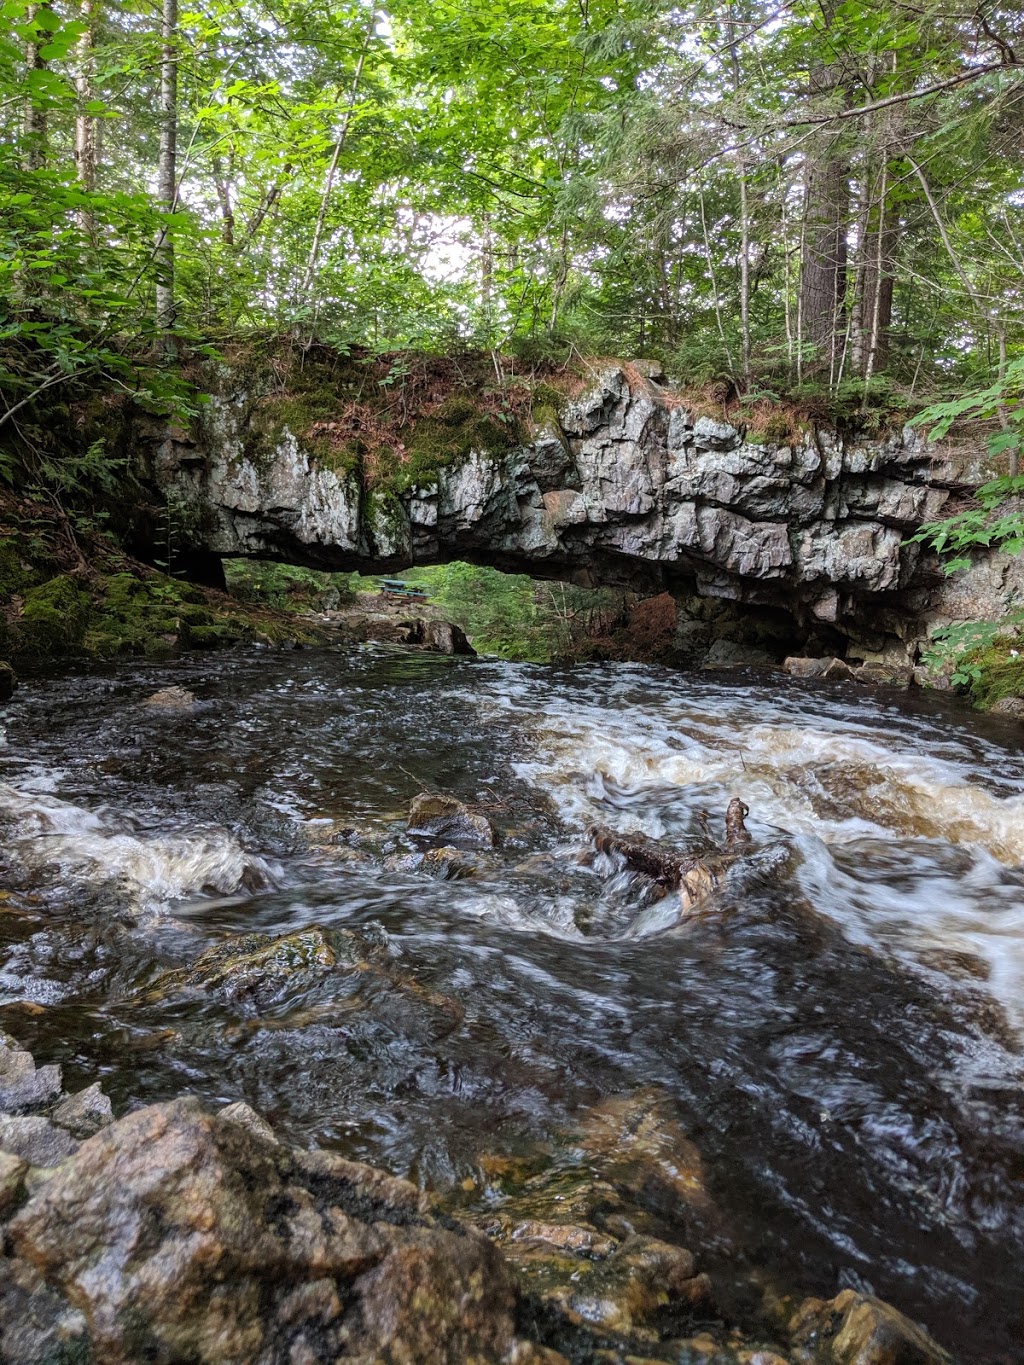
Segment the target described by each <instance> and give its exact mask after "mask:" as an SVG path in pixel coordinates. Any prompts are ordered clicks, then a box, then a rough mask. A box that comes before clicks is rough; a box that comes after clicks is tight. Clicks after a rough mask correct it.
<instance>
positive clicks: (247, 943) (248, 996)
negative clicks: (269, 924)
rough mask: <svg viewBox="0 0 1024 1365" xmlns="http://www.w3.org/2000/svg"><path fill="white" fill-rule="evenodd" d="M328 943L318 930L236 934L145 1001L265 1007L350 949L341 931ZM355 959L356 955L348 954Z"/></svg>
mask: <svg viewBox="0 0 1024 1365" xmlns="http://www.w3.org/2000/svg"><path fill="white" fill-rule="evenodd" d="M331 938H332V941H328V938H327V935H326V934H325V932H324V931H323V930H322V929H320V928H319V927H318V926H317V925H311V926H310V927H309V928H307V929H299V930H296V932H295V933H293V934H281V935H279V936H278V937H276V938H274V937H272V936H271V935H269V934H239V935H235V936H232V937H230V938H226V939H224V940H222V941H221V942H220V943H215V944H214V945H213V947H212V948H208V949H207V950H206V952H205V953H203V954H201V956H200V957H198V958H197V959H196V961H195V962H194V963H193V964H192V966H191V967H186V968H183V969H179V970H177V971H172V972H165V973H164V975H163V976H161V977H159V978H158V979H157V980H156V981H155V982H154V983H153V985H152V987H151V989H150V991H149V992H147V998H149V999H154V998H155V999H159V998H160V997H161V996H163V995H164V994H166V993H168V992H171V991H177V990H181V989H186V990H201V991H208V992H210V993H212V994H217V995H221V996H223V997H224V998H226V999H228V1000H231V1001H234V1002H236V1003H240V1004H251V1005H253V1006H255V1007H257V1008H265V1007H267V1006H268V1005H270V1004H272V1003H274V1002H276V1001H277V1000H278V999H280V998H282V997H283V996H285V995H287V994H290V993H293V992H295V991H298V990H302V989H304V988H306V987H308V986H311V985H314V984H315V983H316V982H317V981H318V980H320V979H321V978H322V977H323V976H324V975H325V974H326V973H328V972H329V971H331V970H332V969H333V968H334V967H335V966H337V964H338V945H339V944H344V946H345V947H349V946H350V938H349V937H347V936H345V934H344V931H335V932H334V933H332V936H331ZM351 955H352V958H353V960H354V959H355V953H354V951H353V952H352V954H351Z"/></svg>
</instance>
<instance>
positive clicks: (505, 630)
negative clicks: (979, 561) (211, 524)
mask: <svg viewBox="0 0 1024 1365" xmlns="http://www.w3.org/2000/svg"><path fill="white" fill-rule="evenodd" d="M176 567H177V571H178V573H179V574H180V575H181V576H183V577H188V578H190V579H191V580H192V581H196V582H200V583H203V584H205V585H206V586H215V587H222V588H223V589H224V590H225V591H227V592H228V593H230V594H231V595H232V596H234V597H236V598H239V599H240V600H244V601H250V602H257V603H260V604H263V605H266V606H270V607H274V608H277V609H281V610H285V611H294V612H295V613H296V614H298V615H303V614H310V615H314V616H319V617H323V618H324V619H325V620H327V621H334V622H337V623H338V624H344V625H346V626H350V627H353V628H355V633H356V635H357V638H358V637H359V635H360V632H362V633H363V634H364V635H365V638H375V636H374V630H375V627H377V628H379V629H378V634H379V633H380V630H383V629H384V627H385V626H386V625H387V623H388V622H389V621H398V620H400V619H402V618H410V619H412V618H416V617H420V616H426V617H427V618H428V619H429V618H431V617H435V618H436V617H442V618H444V619H446V620H449V621H451V622H453V623H454V624H456V625H458V626H459V627H460V628H461V629H462V630H463V631H464V632H465V633H466V635H467V637H468V638H469V640H470V643H471V644H472V645H473V647H474V648H475V649H476V651H477V652H478V653H480V654H487V655H496V656H498V657H500V658H505V659H510V660H520V661H529V662H537V663H547V662H556V661H557V662H573V661H587V660H604V659H607V660H620V661H639V662H656V663H664V664H667V665H670V666H675V667H681V668H687V667H723V668H728V667H743V666H746V667H768V666H772V665H777V664H779V663H781V662H782V660H783V659H785V658H786V657H787V656H789V655H792V654H802V653H810V654H830V655H832V654H835V655H842V654H844V653H845V652H846V647H847V643H848V642H847V641H846V640H845V639H844V637H843V636H842V635H841V634H840V633H839V632H838V631H836V630H833V629H831V628H830V627H828V626H827V625H822V624H821V623H813V624H808V623H806V622H801V621H800V620H798V619H797V617H796V616H795V615H794V614H793V613H791V612H789V611H786V610H784V609H782V608H780V607H776V606H771V605H751V604H748V603H741V602H735V601H731V600H729V599H726V598H720V597H712V596H707V595H701V594H700V593H699V592H698V591H697V589H696V585H695V583H694V582H693V581H692V580H689V581H688V580H685V579H680V580H678V581H677V582H674V583H672V584H671V586H669V587H666V588H664V589H662V590H661V591H657V590H648V591H639V590H637V589H634V588H629V587H624V586H621V585H609V584H596V585H595V584H593V583H591V582H588V581H586V578H585V576H584V575H579V574H577V575H576V576H575V578H576V581H573V580H572V579H570V578H568V577H566V578H551V579H548V578H535V577H532V576H529V575H526V574H521V573H514V572H507V571H505V570H503V569H499V568H496V567H495V566H494V565H493V564H487V563H484V564H480V563H469V562H467V561H465V560H454V561H449V562H447V563H438V564H427V565H412V566H409V567H407V568H401V569H397V570H395V571H393V572H392V573H391V574H389V575H382V574H376V573H375V574H362V573H360V572H359V571H358V570H353V571H333V570H330V569H320V568H310V567H307V566H305V565H297V564H294V563H286V562H281V561H275V560H260V559H243V558H233V559H224V560H221V559H220V558H218V557H217V556H215V555H208V554H194V555H191V556H189V557H187V558H186V557H185V556H182V558H181V559H180V560H179V562H178V564H177V566H176ZM580 578H583V580H584V581H582V582H581V581H579V579H580ZM388 580H391V581H394V580H397V581H399V582H402V583H404V584H406V585H407V587H408V590H409V594H408V596H406V595H405V594H403V593H402V592H400V591H399V592H388V591H387V590H386V589H385V587H384V585H385V582H386V581H388ZM383 638H390V636H389V635H388V632H387V631H386V630H384V634H383Z"/></svg>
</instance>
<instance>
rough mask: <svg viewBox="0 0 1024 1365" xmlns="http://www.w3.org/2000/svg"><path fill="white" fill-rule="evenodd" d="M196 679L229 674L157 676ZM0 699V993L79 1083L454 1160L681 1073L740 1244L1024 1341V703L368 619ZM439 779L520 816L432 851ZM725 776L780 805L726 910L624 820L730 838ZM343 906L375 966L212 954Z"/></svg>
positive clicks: (803, 1285) (982, 1337) (659, 830)
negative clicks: (454, 873)
mask: <svg viewBox="0 0 1024 1365" xmlns="http://www.w3.org/2000/svg"><path fill="white" fill-rule="evenodd" d="M169 684H179V685H182V686H185V687H188V688H190V689H192V691H193V692H194V693H195V694H196V697H197V698H198V702H197V704H196V706H195V707H194V708H191V709H183V710H174V709H168V708H159V707H152V706H146V705H144V704H143V702H144V700H145V698H146V697H147V696H148V695H149V694H150V693H152V692H153V691H154V690H155V689H157V688H161V687H166V686H168V685H169ZM6 728H7V733H6V741H5V743H4V745H3V746H2V747H0V783H2V784H3V785H2V786H0V835H2V842H0V887H2V888H4V889H3V890H0V1026H2V1027H4V1028H6V1029H7V1030H8V1031H9V1032H12V1033H14V1034H15V1035H16V1036H17V1037H18V1038H19V1040H21V1041H23V1042H24V1043H25V1044H26V1045H27V1046H30V1047H32V1048H33V1050H34V1051H35V1052H36V1054H37V1057H38V1059H39V1060H40V1061H41V1062H43V1061H45V1062H49V1061H61V1062H62V1063H63V1064H64V1067H65V1074H66V1076H67V1078H68V1081H69V1082H70V1083H72V1084H74V1083H78V1084H87V1083H89V1082H91V1081H92V1080H94V1079H96V1078H99V1079H101V1080H102V1081H103V1084H104V1087H105V1088H106V1089H107V1091H108V1093H110V1094H111V1095H112V1097H113V1098H114V1101H115V1108H116V1107H118V1106H121V1107H124V1106H127V1105H132V1104H139V1103H144V1102H150V1101H153V1100H157V1099H162V1098H167V1097H170V1096H172V1095H176V1094H179V1093H181V1092H182V1091H190V1092H193V1093H196V1094H198V1095H200V1096H202V1097H203V1098H204V1099H207V1100H209V1101H211V1102H218V1103H221V1102H226V1101H230V1100H235V1099H245V1100H247V1101H248V1102H249V1103H251V1104H252V1105H253V1106H254V1107H256V1108H257V1109H259V1110H260V1111H261V1112H263V1113H264V1114H266V1116H267V1117H268V1118H269V1119H270V1120H271V1121H272V1122H273V1123H274V1124H275V1125H276V1126H277V1127H278V1128H279V1130H280V1131H281V1132H282V1134H283V1135H285V1136H287V1137H289V1138H290V1139H291V1140H294V1141H299V1142H301V1143H311V1142H318V1143H321V1144H324V1145H330V1146H334V1147H337V1148H340V1149H341V1150H343V1151H344V1152H346V1153H347V1154H349V1155H352V1156H355V1157H357V1158H360V1159H364V1160H369V1161H372V1162H374V1163H377V1164H381V1165H385V1166H387V1167H389V1168H390V1169H392V1170H394V1171H397V1172H399V1173H402V1174H408V1175H411V1176H412V1178H414V1179H418V1180H420V1181H421V1182H423V1183H425V1184H428V1185H430V1186H432V1187H434V1188H438V1189H453V1188H456V1187H458V1185H459V1184H460V1182H462V1181H464V1180H465V1179H466V1178H467V1177H468V1176H471V1175H472V1173H473V1172H474V1171H475V1170H476V1169H477V1160H478V1157H479V1156H480V1154H481V1153H484V1152H490V1153H494V1152H503V1151H504V1152H507V1153H515V1152H522V1151H528V1150H530V1149H531V1144H533V1145H534V1146H535V1145H536V1144H537V1143H544V1142H554V1143H557V1141H558V1135H559V1134H560V1133H564V1132H565V1131H567V1129H570V1128H571V1126H572V1124H573V1122H574V1121H576V1120H577V1118H578V1116H579V1115H580V1114H583V1113H585V1112H586V1111H587V1107H588V1106H592V1105H595V1104H597V1103H599V1102H600V1101H601V1100H602V1099H603V1097H607V1096H615V1095H624V1094H629V1093H631V1092H634V1091H636V1090H638V1089H640V1088H645V1087H646V1088H653V1090H654V1091H655V1092H656V1093H657V1094H658V1095H659V1096H661V1097H662V1102H663V1104H664V1105H666V1106H668V1109H669V1111H670V1112H671V1113H672V1115H673V1116H674V1121H675V1122H678V1123H680V1124H682V1125H683V1127H684V1128H685V1129H686V1130H687V1131H688V1132H689V1133H690V1134H691V1136H692V1137H693V1139H694V1140H695V1141H696V1143H697V1144H698V1146H699V1147H700V1149H701V1151H702V1152H703V1154H704V1158H705V1161H706V1164H707V1168H708V1172H709V1178H710V1182H711V1185H712V1188H713V1193H714V1196H715V1198H716V1201H717V1202H718V1204H719V1205H720V1206H721V1207H722V1209H723V1210H724V1211H725V1214H726V1216H727V1217H728V1220H729V1227H730V1234H729V1239H730V1247H731V1255H732V1257H733V1259H734V1260H736V1259H737V1258H739V1259H740V1260H742V1262H743V1264H744V1265H745V1266H746V1267H747V1268H748V1269H753V1270H756V1271H760V1272H761V1273H763V1274H764V1275H767V1276H769V1277H770V1278H771V1279H772V1280H773V1282H774V1283H776V1284H777V1285H778V1286H780V1287H782V1288H784V1289H786V1288H789V1287H797V1288H799V1289H800V1290H802V1291H803V1292H816V1293H821V1294H824V1295H831V1294H833V1293H835V1292H836V1291H837V1289H839V1288H841V1287H844V1286H852V1287H855V1288H866V1289H870V1290H871V1291H873V1292H876V1293H878V1294H880V1295H882V1296H883V1297H886V1298H889V1299H890V1300H892V1301H893V1302H894V1303H895V1304H896V1305H897V1306H898V1307H900V1308H902V1309H903V1310H904V1311H906V1312H909V1313H910V1314H911V1315H912V1316H914V1317H916V1318H917V1319H918V1320H920V1321H923V1322H925V1323H926V1324H927V1325H928V1326H929V1327H930V1329H931V1330H932V1331H933V1332H934V1333H935V1334H936V1336H937V1337H938V1338H939V1340H940V1341H942V1342H943V1343H944V1344H945V1345H947V1346H948V1347H950V1348H951V1349H953V1350H954V1351H956V1352H957V1354H958V1356H959V1357H960V1358H962V1359H965V1360H977V1361H996V1360H1000V1361H1009V1360H1022V1359H1024V1200H1022V1198H1021V1195H1022V1181H1024V1087H1022V1079H1024V1062H1022V1056H1021V1038H1022V1029H1024V756H1022V755H1021V752H1020V745H1019V730H1018V729H1017V728H1016V727H1011V726H1008V725H1003V724H1001V723H999V722H996V721H994V720H989V721H982V720H980V719H979V718H977V717H975V716H972V715H970V714H967V713H965V712H964V711H963V710H962V709H957V708H956V707H955V706H954V704H953V703H950V702H946V701H944V700H943V699H941V698H937V697H932V698H929V697H927V696H912V697H909V698H907V697H904V696H895V695H893V694H886V693H869V692H864V691H860V690H857V689H856V688H854V687H853V686H850V687H848V688H845V687H840V688H833V689H826V688H818V689H815V688H813V687H812V686H810V685H801V684H797V683H791V682H789V681H788V680H779V679H777V678H774V677H772V678H768V679H752V678H751V677H746V676H743V677H740V676H722V675H718V676H716V675H708V674H703V675H698V676H689V675H685V674H679V673H672V672H669V671H667V670H660V669H654V668H646V667H631V666H623V665H600V666H594V667H587V668H582V669H576V670H573V671H559V670H555V669H551V668H541V667H535V666H530V665H507V664H495V663H486V662H481V661H453V660H449V659H442V658H435V657H430V656H426V655H413V654H403V653H399V652H397V651H388V650H385V649H382V648H375V647H365V648H363V649H357V650H348V651H345V652H342V651H333V650H323V651H316V652H309V653H299V654H291V655H280V654H277V655H271V654H258V653H255V652H253V653H240V654H234V655H221V656H217V657H213V658H194V659H189V660H187V661H182V662H180V663H176V664H174V665H163V666H133V667H125V668H121V669H118V670H96V671H92V672H89V673H86V674H81V675H78V676H76V677H71V678H64V679H49V680H47V679H42V680H39V681H36V682H34V683H32V684H30V685H28V686H26V687H25V688H23V690H22V691H21V692H20V693H19V694H18V698H17V700H16V701H15V703H13V704H12V705H11V707H10V708H9V710H8V713H7V718H6ZM423 789H427V790H430V791H443V792H449V793H452V794H454V795H456V796H458V797H460V798H462V799H463V800H466V801H470V802H472V803H474V805H476V806H477V807H478V808H480V809H481V810H483V811H484V813H485V814H487V815H488V817H489V818H490V819H491V820H492V822H493V823H494V825H495V826H496V827H497V829H498V830H499V832H500V844H499V846H498V848H497V849H496V850H495V851H494V852H493V853H482V854H476V855H473V856H474V857H475V860H476V864H477V866H476V871H475V875H474V876H472V877H468V878H466V879H463V880H438V879H437V878H436V877H432V876H430V875H428V873H427V872H426V871H425V870H424V867H423V866H419V865H417V857H416V856H415V854H416V850H417V848H419V849H420V851H422V845H417V844H416V843H415V842H414V841H412V840H410V838H409V837H408V836H407V834H406V832H405V816H406V812H407V809H408V805H409V801H410V799H411V798H412V797H414V796H415V795H416V794H417V792H419V791H421V790H423ZM732 796H741V797H742V798H743V799H744V800H745V801H746V802H747V804H748V805H749V807H750V812H751V814H750V818H749V820H748V825H749V828H750V831H751V833H752V834H753V836H754V843H753V844H752V845H751V846H750V848H749V850H746V853H747V856H745V857H743V858H741V859H739V860H738V861H737V862H735V863H734V864H732V866H731V868H730V870H729V871H728V874H727V875H726V876H725V877H724V880H723V882H722V885H721V886H720V888H719V889H718V891H717V892H716V893H715V894H714V896H713V898H712V900H711V901H710V902H708V903H707V904H706V905H704V906H703V907H701V908H700V909H699V910H698V911H697V912H696V913H694V914H691V915H687V916H681V915H680V913H679V907H678V899H677V898H676V897H674V896H668V897H665V898H664V899H661V900H658V899H657V898H656V896H655V895H654V894H653V893H652V887H651V885H650V884H649V883H646V882H644V881H643V879H640V878H637V877H635V876H631V875H629V874H628V873H627V872H626V871H625V870H624V869H622V868H621V867H619V866H617V865H616V864H615V862H614V861H613V860H612V859H609V858H608V857H606V856H604V855H594V854H593V852H592V850H591V848H590V842H589V839H588V829H589V827H590V826H592V825H593V824H595V823H600V824H603V825H606V826H610V827H612V828H613V829H615V830H618V831H620V832H623V833H625V832H630V831H642V832H644V833H646V834H647V835H649V836H653V837H655V838H658V839H660V840H663V841H665V843H666V844H667V845H668V846H669V847H672V848H675V849H680V850H684V851H685V850H698V849H700V848H702V847H705V846H706V845H707V842H708V837H709V836H708V833H707V831H708V829H710V830H711V837H712V838H720V837H721V822H722V816H723V813H724V810H725V806H726V804H727V803H728V801H729V799H730V798H731V797H732ZM313 925H317V926H320V927H321V928H323V929H324V930H325V931H328V932H335V931H343V932H345V931H347V932H348V934H349V936H350V937H351V936H353V935H354V937H351V942H352V943H353V944H356V945H358V948H357V950H354V952H355V956H356V957H357V958H359V959H360V961H359V964H358V969H356V970H342V969H341V968H340V967H339V968H338V969H337V970H330V971H323V970H313V971H310V970H306V969H305V968H303V967H301V966H300V967H299V968H298V969H297V970H296V971H295V973H294V974H293V975H292V976H289V975H288V974H287V973H286V974H285V975H284V976H283V977H278V978H277V979H275V981H272V982H271V983H270V985H269V986H268V987H267V988H266V989H263V990H262V993H261V991H260V990H259V989H257V990H256V991H255V993H253V992H250V993H248V994H246V993H245V992H241V993H239V992H234V993H232V991H231V990H230V989H216V988H212V987H211V986H210V985H209V983H207V988H205V989H204V988H201V987H200V986H198V985H197V983H196V981H195V980H194V979H186V977H187V973H186V972H184V971H182V970H180V969H183V968H187V967H188V966H189V965H190V964H191V963H193V962H194V961H195V959H196V958H197V957H199V955H200V954H201V953H202V952H203V951H204V950H206V949H208V948H210V947H211V945H214V944H216V943H223V942H225V941H227V939H228V938H229V936H232V935H238V934H242V933H249V932H250V931H259V932H261V933H264V934H274V935H279V934H285V933H290V932H292V931H295V930H299V929H304V928H308V927H309V926H313ZM335 941H337V940H335ZM346 941H348V939H346ZM175 972H177V974H176V975H175V974H174V973H175ZM168 973H171V975H168Z"/></svg>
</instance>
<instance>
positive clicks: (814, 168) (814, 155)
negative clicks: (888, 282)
mask: <svg viewBox="0 0 1024 1365" xmlns="http://www.w3.org/2000/svg"><path fill="white" fill-rule="evenodd" d="M823 12H824V14H825V17H826V21H828V19H829V17H830V10H829V7H828V6H827V5H826V6H824V7H823ZM842 80H843V78H842V73H841V71H840V70H839V67H838V66H837V65H836V64H835V63H819V64H818V65H816V66H815V67H814V68H813V69H812V70H811V73H810V90H811V94H812V96H820V97H827V96H829V95H830V94H833V95H834V94H835V93H836V92H841V91H842V89H843V86H842ZM849 223H850V167H849V160H848V156H847V153H846V149H845V147H844V145H843V141H842V134H841V132H840V131H839V130H838V129H836V128H832V127H830V126H829V125H828V124H824V125H823V126H822V128H821V131H819V132H817V133H815V134H814V135H813V136H811V137H810V138H809V139H808V142H807V152H806V165H805V172H804V226H803V249H802V252H801V259H800V317H801V327H802V335H803V340H804V341H806V342H810V343H811V344H812V345H813V346H814V350H815V354H814V358H813V360H812V369H814V370H817V372H818V373H819V374H823V375H827V377H828V381H829V384H832V383H833V382H835V380H836V376H837V374H838V370H839V366H840V363H841V356H842V352H843V347H844V343H845V338H846V266H847V233H848V230H849Z"/></svg>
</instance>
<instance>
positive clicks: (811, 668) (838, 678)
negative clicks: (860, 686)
mask: <svg viewBox="0 0 1024 1365" xmlns="http://www.w3.org/2000/svg"><path fill="white" fill-rule="evenodd" d="M782 667H783V668H784V669H785V671H786V672H787V673H788V674H789V675H790V677H792V678H805V679H813V680H814V681H829V682H851V681H852V680H853V677H854V671H853V669H852V668H851V667H850V665H849V664H848V663H846V662H845V661H844V660H843V659H835V658H826V659H805V658H803V657H802V656H794V657H792V658H789V659H786V660H785V661H784V662H783V665H782Z"/></svg>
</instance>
